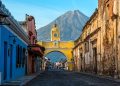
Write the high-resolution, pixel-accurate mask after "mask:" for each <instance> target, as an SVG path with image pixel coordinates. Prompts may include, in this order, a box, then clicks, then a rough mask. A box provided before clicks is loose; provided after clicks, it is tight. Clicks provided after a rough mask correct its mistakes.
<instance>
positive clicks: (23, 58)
mask: <svg viewBox="0 0 120 86" xmlns="http://www.w3.org/2000/svg"><path fill="white" fill-rule="evenodd" d="M25 51H26V49H25V48H23V51H22V52H23V56H22V67H24V64H25V57H26V56H25Z"/></svg>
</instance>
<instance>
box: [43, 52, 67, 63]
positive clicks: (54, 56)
mask: <svg viewBox="0 0 120 86" xmlns="http://www.w3.org/2000/svg"><path fill="white" fill-rule="evenodd" d="M44 57H47V58H49V59H50V61H51V62H59V61H64V60H66V61H67V57H66V55H65V54H64V53H62V52H60V51H51V52H49V53H47V54H46V55H44Z"/></svg>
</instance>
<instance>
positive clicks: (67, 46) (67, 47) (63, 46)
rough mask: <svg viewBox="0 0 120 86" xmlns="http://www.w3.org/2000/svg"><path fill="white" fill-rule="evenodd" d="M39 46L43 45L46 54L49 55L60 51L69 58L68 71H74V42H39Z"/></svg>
mask: <svg viewBox="0 0 120 86" xmlns="http://www.w3.org/2000/svg"><path fill="white" fill-rule="evenodd" d="M38 44H39V45H42V46H44V47H45V49H46V50H45V54H44V55H47V54H48V53H50V52H55V51H59V52H61V53H63V54H64V55H65V56H66V58H67V63H68V70H70V71H72V70H73V69H74V61H73V53H72V50H73V47H74V42H73V41H49V42H45V41H40V42H38Z"/></svg>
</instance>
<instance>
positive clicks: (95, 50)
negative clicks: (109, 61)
mask: <svg viewBox="0 0 120 86" xmlns="http://www.w3.org/2000/svg"><path fill="white" fill-rule="evenodd" d="M93 58H94V72H95V74H97V48H96V47H95V48H93Z"/></svg>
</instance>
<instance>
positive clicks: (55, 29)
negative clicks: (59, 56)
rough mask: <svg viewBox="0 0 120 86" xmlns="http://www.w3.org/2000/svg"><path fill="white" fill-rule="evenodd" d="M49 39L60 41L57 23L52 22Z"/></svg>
mask: <svg viewBox="0 0 120 86" xmlns="http://www.w3.org/2000/svg"><path fill="white" fill-rule="evenodd" d="M51 41H60V31H59V28H58V26H57V24H54V25H53V27H52V29H51Z"/></svg>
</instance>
